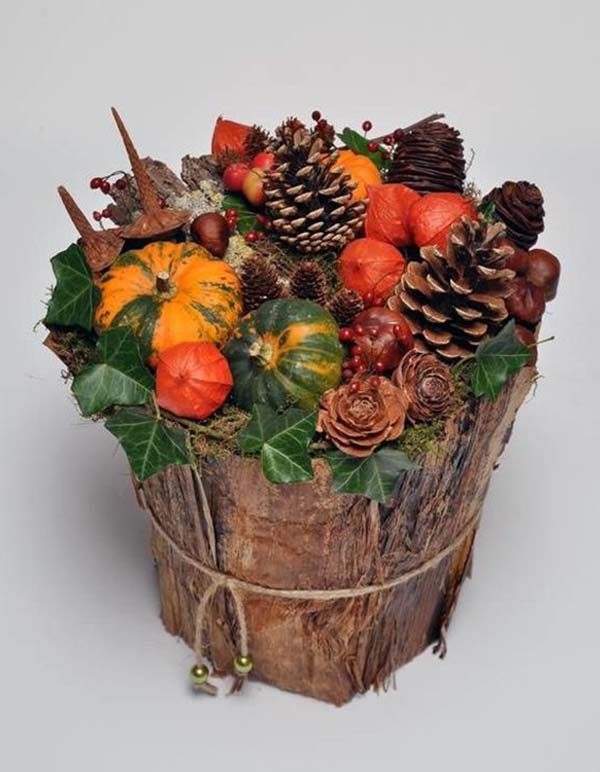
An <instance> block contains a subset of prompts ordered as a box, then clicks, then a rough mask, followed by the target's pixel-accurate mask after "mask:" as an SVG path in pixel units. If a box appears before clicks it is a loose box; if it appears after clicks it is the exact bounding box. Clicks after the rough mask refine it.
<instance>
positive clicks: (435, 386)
mask: <svg viewBox="0 0 600 772" xmlns="http://www.w3.org/2000/svg"><path fill="white" fill-rule="evenodd" d="M392 381H393V382H394V384H395V385H396V386H398V388H400V389H402V391H403V392H404V395H405V398H406V400H407V403H408V407H407V410H406V414H407V417H408V418H409V420H411V421H413V422H416V421H431V420H433V419H434V418H437V417H438V416H441V415H443V414H444V413H446V412H447V411H448V410H449V408H450V405H451V403H452V397H453V395H454V384H453V382H452V376H451V373H450V368H449V367H448V365H446V364H445V363H444V362H442V361H441V360H439V359H438V358H437V357H436V356H435V354H421V353H419V352H418V351H414V350H413V351H409V352H408V354H406V355H405V356H404V358H403V359H402V362H401V363H400V365H399V367H398V368H397V369H396V370H395V371H394V374H393V376H392Z"/></svg>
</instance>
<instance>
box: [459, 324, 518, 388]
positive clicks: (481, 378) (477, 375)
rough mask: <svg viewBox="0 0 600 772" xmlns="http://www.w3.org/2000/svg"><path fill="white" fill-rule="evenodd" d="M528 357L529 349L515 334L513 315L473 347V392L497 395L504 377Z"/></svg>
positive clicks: (515, 370) (507, 376)
mask: <svg viewBox="0 0 600 772" xmlns="http://www.w3.org/2000/svg"><path fill="white" fill-rule="evenodd" d="M530 357H531V351H530V350H529V349H528V348H527V346H524V345H523V344H522V343H521V342H520V341H519V340H518V338H517V336H516V333H515V322H514V319H513V320H511V321H510V322H509V323H508V324H507V325H506V326H505V327H503V328H502V330H500V332H499V333H498V335H496V337H494V338H490V339H489V340H484V341H483V342H482V343H480V344H479V346H478V348H477V351H476V353H475V368H474V370H473V376H472V381H471V384H472V387H473V392H474V393H475V396H476V397H487V398H488V399H491V400H496V399H498V395H499V394H500V391H501V390H502V387H503V386H504V384H505V383H506V381H507V380H508V378H509V377H510V376H511V375H512V374H513V373H516V372H517V371H518V370H520V369H521V368H522V367H524V366H525V365H526V364H527V362H528V361H529V359H530Z"/></svg>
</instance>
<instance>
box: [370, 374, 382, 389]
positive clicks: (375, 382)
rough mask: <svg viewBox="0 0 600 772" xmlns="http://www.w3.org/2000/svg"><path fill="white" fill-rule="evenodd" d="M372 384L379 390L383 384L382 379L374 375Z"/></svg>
mask: <svg viewBox="0 0 600 772" xmlns="http://www.w3.org/2000/svg"><path fill="white" fill-rule="evenodd" d="M371 383H372V384H373V386H374V387H375V388H377V387H378V386H379V384H380V383H381V378H380V377H379V376H378V375H373V376H371Z"/></svg>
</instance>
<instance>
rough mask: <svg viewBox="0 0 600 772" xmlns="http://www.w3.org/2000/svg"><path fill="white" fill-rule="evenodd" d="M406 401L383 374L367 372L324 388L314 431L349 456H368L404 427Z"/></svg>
mask: <svg viewBox="0 0 600 772" xmlns="http://www.w3.org/2000/svg"><path fill="white" fill-rule="evenodd" d="M405 417H406V401H405V398H404V395H403V393H402V391H401V390H400V389H399V388H397V387H396V386H394V384H393V383H392V382H391V381H389V380H387V379H386V378H380V377H378V376H368V377H366V378H364V379H361V380H354V381H351V382H350V383H348V384H344V385H342V386H338V388H337V389H331V390H330V391H327V392H325V394H324V395H323V397H322V398H321V405H320V409H319V418H318V421H317V431H320V432H323V433H324V434H326V435H327V436H328V437H329V439H330V440H331V441H332V442H333V444H334V445H335V446H336V447H337V448H339V449H340V450H341V451H343V452H344V453H347V454H348V455H350V456H357V457H366V456H370V455H371V454H372V453H373V452H374V451H375V450H376V449H377V448H378V447H379V445H381V443H382V442H386V441H388V440H395V439H397V438H398V437H399V436H400V435H401V434H402V431H403V430H404V422H405Z"/></svg>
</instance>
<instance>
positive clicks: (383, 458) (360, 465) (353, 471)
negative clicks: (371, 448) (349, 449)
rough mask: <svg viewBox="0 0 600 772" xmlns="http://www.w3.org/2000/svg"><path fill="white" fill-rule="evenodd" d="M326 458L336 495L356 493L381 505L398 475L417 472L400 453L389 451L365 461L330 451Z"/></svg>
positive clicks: (384, 449)
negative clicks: (404, 472) (411, 471)
mask: <svg viewBox="0 0 600 772" xmlns="http://www.w3.org/2000/svg"><path fill="white" fill-rule="evenodd" d="M326 458H327V461H328V462H329V465H330V467H331V471H332V473H333V490H334V491H335V493H358V494H360V495H362V496H368V497H369V498H370V499H373V501H378V502H380V503H382V504H383V503H384V502H386V501H387V500H388V499H389V497H390V496H391V495H392V493H393V491H394V487H395V485H396V482H397V480H398V478H399V476H400V474H401V473H402V472H403V471H406V470H409V469H417V468H418V466H417V465H416V464H414V463H413V462H412V461H411V460H410V459H409V458H408V456H407V455H406V454H404V453H403V452H402V451H401V450H396V449H394V448H389V447H384V448H380V449H379V450H377V451H375V453H373V455H372V456H367V458H356V457H354V456H348V455H347V454H346V453H342V452H341V451H339V450H332V451H329V452H328V453H327V454H326Z"/></svg>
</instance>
